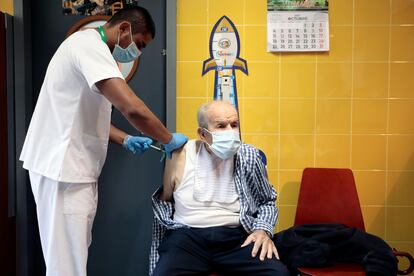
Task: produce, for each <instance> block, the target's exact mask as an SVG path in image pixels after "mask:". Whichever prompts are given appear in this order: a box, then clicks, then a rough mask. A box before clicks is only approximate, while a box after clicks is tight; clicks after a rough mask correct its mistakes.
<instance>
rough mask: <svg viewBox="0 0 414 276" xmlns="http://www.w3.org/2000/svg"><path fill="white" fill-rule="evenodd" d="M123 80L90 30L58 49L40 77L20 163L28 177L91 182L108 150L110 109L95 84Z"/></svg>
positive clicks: (95, 177)
mask: <svg viewBox="0 0 414 276" xmlns="http://www.w3.org/2000/svg"><path fill="white" fill-rule="evenodd" d="M109 78H121V79H124V78H123V76H122V73H121V72H120V70H119V68H118V66H117V64H116V62H115V60H114V59H113V57H112V54H111V51H110V49H109V48H108V46H107V45H106V44H105V43H104V42H103V41H102V39H101V37H100V35H99V33H98V32H97V31H96V30H94V29H87V30H84V31H79V32H76V33H74V34H73V35H71V36H70V37H69V38H67V39H66V40H65V41H64V42H63V43H62V44H61V45H60V47H59V48H58V50H57V51H56V53H55V54H54V56H53V58H52V60H51V61H50V63H49V66H48V68H47V71H46V76H45V79H44V82H43V85H42V88H41V90H40V94H39V98H38V100H37V104H36V108H35V111H34V113H33V117H32V120H31V122H30V126H29V129H28V132H27V136H26V140H25V142H24V145H23V150H22V153H21V155H20V160H22V161H24V163H23V167H24V168H25V169H27V170H29V171H32V172H35V173H37V174H41V175H43V176H46V177H48V178H51V179H53V180H56V181H62V182H72V183H86V182H95V181H96V180H97V178H98V177H99V175H100V173H101V169H102V166H103V164H104V162H105V158H106V152H107V148H108V140H109V130H110V124H111V103H110V102H109V101H108V100H107V99H106V98H105V97H104V96H103V95H102V94H101V93H100V91H99V90H98V89H97V88H96V86H95V83H96V82H98V81H100V80H103V79H109Z"/></svg>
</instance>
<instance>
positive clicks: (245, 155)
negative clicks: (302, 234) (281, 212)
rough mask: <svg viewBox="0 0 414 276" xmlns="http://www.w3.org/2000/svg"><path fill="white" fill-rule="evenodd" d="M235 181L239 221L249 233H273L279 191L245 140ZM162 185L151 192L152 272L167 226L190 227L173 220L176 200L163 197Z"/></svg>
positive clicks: (238, 161)
mask: <svg viewBox="0 0 414 276" xmlns="http://www.w3.org/2000/svg"><path fill="white" fill-rule="evenodd" d="M235 164H236V165H235V171H234V182H235V185H236V191H237V193H238V194H239V200H240V223H241V225H242V226H243V228H244V229H245V230H246V232H248V233H252V232H253V231H254V230H258V229H262V230H265V231H266V232H267V233H269V234H271V235H273V229H274V227H275V224H276V220H277V217H278V209H277V207H276V204H275V201H276V196H277V195H276V191H275V190H274V188H273V186H272V184H270V182H269V180H268V178H267V173H266V169H265V167H264V165H263V162H262V159H261V157H260V155H259V151H258V150H257V149H256V148H254V147H252V146H250V145H247V144H242V146H241V147H240V149H239V151H238V152H237V154H236V163H235ZM161 191H162V187H160V188H159V189H158V190H157V191H156V192H155V193H154V194H153V196H152V206H153V211H154V216H155V217H154V223H153V233H152V244H151V253H150V270H149V271H150V273H149V274H150V275H151V274H152V272H153V270H154V268H155V265H156V264H157V262H158V259H159V255H158V246H159V245H160V243H161V241H162V239H163V237H164V234H165V231H166V230H167V229H178V228H182V227H189V226H187V225H184V224H181V223H178V222H175V221H174V220H173V214H174V203H173V202H167V201H161V200H160V199H159V195H160V194H161Z"/></svg>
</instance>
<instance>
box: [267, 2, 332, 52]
mask: <svg viewBox="0 0 414 276" xmlns="http://www.w3.org/2000/svg"><path fill="white" fill-rule="evenodd" d="M267 51H268V52H311V51H329V21H328V0H268V1H267Z"/></svg>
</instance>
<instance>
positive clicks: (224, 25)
mask: <svg viewBox="0 0 414 276" xmlns="http://www.w3.org/2000/svg"><path fill="white" fill-rule="evenodd" d="M215 32H216V33H233V32H234V28H233V22H232V21H231V20H230V18H228V17H227V16H225V15H224V16H222V17H221V18H220V19H219V20H218V22H217V28H216V30H215Z"/></svg>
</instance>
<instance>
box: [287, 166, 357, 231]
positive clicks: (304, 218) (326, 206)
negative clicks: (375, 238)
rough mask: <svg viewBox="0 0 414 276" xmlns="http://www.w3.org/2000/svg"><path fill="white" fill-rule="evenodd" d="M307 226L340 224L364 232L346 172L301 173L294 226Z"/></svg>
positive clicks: (312, 170) (313, 170)
mask: <svg viewBox="0 0 414 276" xmlns="http://www.w3.org/2000/svg"><path fill="white" fill-rule="evenodd" d="M308 223H342V224H345V225H347V226H349V227H355V228H358V229H361V230H363V231H365V225H364V219H363V217H362V212H361V206H360V204H359V198H358V193H357V190H356V186H355V180H354V175H353V173H352V171H351V170H350V169H328V168H306V169H304V170H303V175H302V183H301V186H300V192H299V199H298V206H297V208H296V216H295V225H298V224H308Z"/></svg>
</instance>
